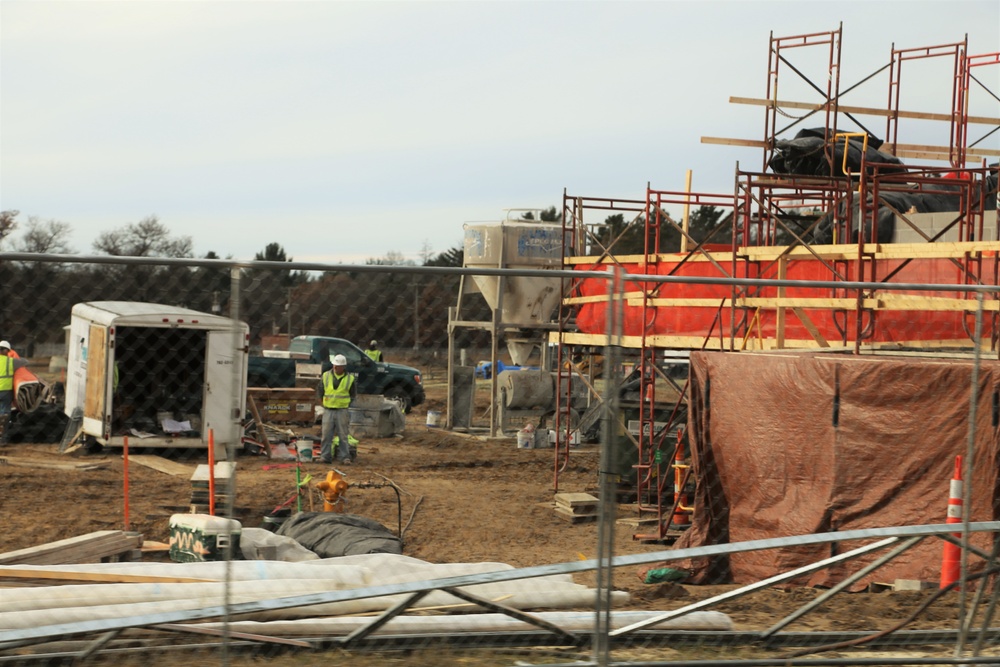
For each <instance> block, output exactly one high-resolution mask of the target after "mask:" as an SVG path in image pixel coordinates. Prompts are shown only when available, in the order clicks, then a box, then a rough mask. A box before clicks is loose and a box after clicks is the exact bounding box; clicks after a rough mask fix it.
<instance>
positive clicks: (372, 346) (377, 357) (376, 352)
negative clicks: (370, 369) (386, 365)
mask: <svg viewBox="0 0 1000 667" xmlns="http://www.w3.org/2000/svg"><path fill="white" fill-rule="evenodd" d="M365 354H367V355H368V358H369V359H371V360H372V361H385V357H384V356H382V350H380V349H378V341H377V340H373V341H372V342H370V343H368V349H367V350H365Z"/></svg>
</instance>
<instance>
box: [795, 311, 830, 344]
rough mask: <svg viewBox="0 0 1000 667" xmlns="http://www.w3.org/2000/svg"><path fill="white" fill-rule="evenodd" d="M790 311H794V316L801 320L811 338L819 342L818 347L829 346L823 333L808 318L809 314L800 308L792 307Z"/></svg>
mask: <svg viewBox="0 0 1000 667" xmlns="http://www.w3.org/2000/svg"><path fill="white" fill-rule="evenodd" d="M792 312H793V313H795V316H796V317H798V318H799V320H800V321H801V322H802V326H804V327H805V328H806V331H808V332H809V335H810V336H812V337H813V340H815V341H816V342H817V343H819V346H820V347H830V344H829V343H828V342H826V338H824V337H823V334H821V333H820V332H819V329H817V328H816V325H815V324H813V323H812V320H811V319H809V316H808V315H806V314H805V312H803V310H802V309H801V308H792Z"/></svg>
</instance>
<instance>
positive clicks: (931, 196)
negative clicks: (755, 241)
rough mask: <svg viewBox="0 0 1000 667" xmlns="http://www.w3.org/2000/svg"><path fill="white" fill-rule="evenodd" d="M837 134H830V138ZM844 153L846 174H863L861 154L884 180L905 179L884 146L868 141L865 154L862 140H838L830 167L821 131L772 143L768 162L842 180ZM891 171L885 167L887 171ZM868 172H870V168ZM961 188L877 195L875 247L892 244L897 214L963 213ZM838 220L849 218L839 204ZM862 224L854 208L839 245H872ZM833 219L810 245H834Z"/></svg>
mask: <svg viewBox="0 0 1000 667" xmlns="http://www.w3.org/2000/svg"><path fill="white" fill-rule="evenodd" d="M835 133H836V131H832V132H831V133H830V137H831V138H832V137H833V136H834V134H835ZM845 146H846V149H847V169H848V170H849V171H850V172H852V173H858V172H860V171H861V156H862V152H863V153H864V157H865V162H866V164H867V165H868V166H869V167H871V165H873V164H879V165H881V167H880V169H879V173H882V174H904V173H906V172H907V168H906V166H905V165H904V164H903V163H902V162H901V161H900V160H899V159H898V158H896V157H895V156H893V155H890V154H888V153H883V152H881V151H879V150H878V148H879V147H881V146H882V140H881V139H878V138H877V137H873V136H871V135H868V146H867V150H864V148H865V147H864V143H863V140H862V138H861V137H851V138H849V139H848V140H847V141H846V142H845V141H844V140H843V139H841V140H840V141H837V142H834V145H833V147H832V150H833V160H834V162H833V165H832V170H831V165H830V163H829V162H828V161H827V155H826V152H825V150H824V147H825V139H824V130H823V128H813V129H808V130H800V131H799V133H798V134H796V135H795V138H794V139H787V140H780V141H777V142H775V145H774V153H773V155H772V156H771V159H770V161H769V162H768V166H769V167H770V168H771V170H772V171H773V172H775V173H777V174H794V175H799V176H822V177H829V176H831V174H832V175H834V176H840V175H842V165H843V164H844V149H845ZM886 165H889V166H886ZM992 166H993V167H994V168H993V171H992V172H991V173H990V174H989V175H988V176H987V178H986V179H985V183H984V187H985V190H986V192H985V197H984V209H986V210H991V209H994V208H996V205H997V169H996V165H992ZM869 171H871V168H869ZM961 193H962V186H961V185H959V184H958V181H950V182H949V180H948V179H941V182H940V184H938V183H932V184H927V183H926V181H925V182H924V183H923V185H922V187H921V190H919V191H918V190H916V189H914V190H913V191H912V192H899V191H888V192H882V193H880V195H879V208H878V214H877V227H876V231H875V239H874V241H875V242H876V243H889V242H891V241H892V240H893V237H894V235H895V231H896V229H895V227H896V214H897V212H898V213H900V214H903V215H905V214H907V213H940V212H946V211H959V210H961V209H962V208H963V202H962V196H961ZM972 197H973V201H972V204H973V206H978V201H979V197H978V194H977V193H975V192H974V193H973V194H972ZM839 217H840V218H841V219H844V218H846V217H847V210H846V205H845V204H843V203H842V204H841V205H840V210H839ZM860 218H861V212H860V207H859V206H858V204H855V205H854V207H853V210H852V211H851V218H850V219H851V221H852V228H851V238H850V239H843V240H840V242H841V243H844V242H849V243H856V242H857V241H858V234H859V233H862V230H863V233H864V237H865V238H866V239H868V240H869V241H870V240H871V239H872V222H871V220H866V221H865V222H864V225H861V224H859V220H860ZM833 228H834V218H833V216H832V215H831V214H827V215H826V216H824V217H823V218H821V219H820V221H819V222H818V223H817V224H816V227H815V228H814V229H813V232H812V238H811V239H810V241H811V242H812V243H817V244H828V243H833V241H834V238H833Z"/></svg>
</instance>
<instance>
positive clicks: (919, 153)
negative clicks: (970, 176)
mask: <svg viewBox="0 0 1000 667" xmlns="http://www.w3.org/2000/svg"><path fill="white" fill-rule="evenodd" d="M701 143H703V144H716V145H720V146H742V147H745V148H767V142H766V141H762V140H760V139H733V138H730V137H702V138H701ZM889 148H890V146H889V145H886V146H885V150H884V151H883V152H889ZM880 150H881V149H880ZM892 154H893V155H895V156H896V157H900V158H903V157H906V158H915V159H924V160H948V159H950V157H951V152H950V150H949V149H948V147H947V146H928V147H927V148H926V149H918V148H910V144H896V150H895V152H893V153H892ZM965 154H966V156H967V157H994V156H997V155H1000V150H997V149H990V148H969V149H968V150H966V152H965Z"/></svg>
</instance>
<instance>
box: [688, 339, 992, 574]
mask: <svg viewBox="0 0 1000 667" xmlns="http://www.w3.org/2000/svg"><path fill="white" fill-rule="evenodd" d="M972 375H973V362H972V361H971V360H965V359H958V360H955V359H928V358H915V357H902V356H899V357H896V356H878V357H876V356H853V355H841V354H833V353H809V352H798V353H779V352H775V353H753V352H740V353H722V352H693V353H692V354H691V385H690V389H691V394H690V403H689V412H688V437H689V441H690V444H691V453H692V473H693V475H694V478H695V484H696V491H695V500H694V507H695V511H694V516H693V520H692V527H691V529H690V530H689V531H688V532H687V533H685V535H684V536H683V537H682V538H681V540H679V541H678V543H677V546H678V547H687V546H702V545H709V544H720V543H725V542H743V541H747V540H757V539H766V538H780V537H787V536H792V535H805V534H810V533H825V532H833V531H843V530H854V529H861V528H876V527H883V526H906V525H920V524H929V523H944V520H945V513H946V511H947V502H948V491H949V480H950V479H951V477H952V475H953V471H954V467H955V456H956V455H964V454H965V452H966V451H967V446H968V438H969V416H970V400H971V396H972ZM978 383H979V392H978V403H977V415H976V428H975V440H974V442H975V460H974V464H973V480H972V519H973V520H976V521H984V520H992V519H996V518H997V516H998V509H997V505H998V502H997V499H998V471H997V464H998V452H1000V437H998V427H997V424H996V420H997V408H998V391H1000V363H998V362H997V361H996V360H995V359H994V360H989V359H987V360H983V361H982V362H981V367H980V371H979V379H978ZM835 412H836V417H835ZM835 419H836V422H837V423H836V425H835V424H834V421H835ZM974 543H975V544H976V545H977V546H979V547H980V548H985V549H987V550H988V549H989V545H990V541H989V538H988V537H986V536H983V535H980V536H977V538H976V539H975V540H974ZM861 544H862V542H852V543H844V544H822V545H817V546H809V547H801V548H795V549H781V550H767V551H756V552H749V553H741V554H733V555H731V556H729V557H728V558H727V557H719V558H714V559H702V560H699V561H697V562H694V563H691V566H692V569H693V571H694V580H695V581H698V582H701V583H710V582H723V581H732V582H735V583H751V582H755V581H760V580H761V579H764V578H767V577H770V576H773V575H775V574H778V573H781V572H786V571H788V570H791V569H793V568H796V567H799V566H802V565H805V564H807V563H811V562H815V561H818V560H821V559H823V558H827V557H829V556H831V555H833V554H835V553H843V552H844V551H848V550H850V549H853V548H856V547H858V546H860V545H861ZM942 544H943V542H942V541H941V540H939V539H937V538H927V539H925V540H924V541H923V542H922V543H921V544H919V545H918V546H917V547H916V548H914V549H911V550H910V551H908V552H907V553H905V554H903V555H902V556H900V557H898V558H897V559H895V560H893V561H892V562H891V563H889V564H888V565H886V566H884V567H882V568H880V569H879V570H877V571H876V572H875V573H874V574H873V575H871V576H869V577H868V578H866V579H864V580H862V581H861V582H858V584H857V585H856V586H855V589H857V588H860V587H862V586H864V585H867V584H868V583H870V582H872V581H879V582H891V581H893V580H894V579H919V580H923V581H937V580H938V578H939V576H940V567H941V553H942ZM882 553H884V552H877V553H876V554H875V555H871V556H867V557H864V558H861V559H855V560H852V561H849V562H847V563H845V564H842V565H838V566H835V567H834V568H831V569H827V570H822V571H819V572H816V573H814V574H813V575H811V576H809V577H808V578H803V579H801V580H799V581H797V582H795V583H797V584H808V585H823V586H829V585H833V584H835V583H837V582H839V581H841V580H842V579H843V578H844V577H845V576H847V575H848V574H851V573H853V572H855V571H857V570H859V569H860V568H861V567H863V566H864V565H865V564H867V563H869V562H871V561H872V560H874V559H875V558H877V557H879V556H881V555H882ZM977 560H978V559H976V558H973V559H971V561H970V562H973V561H977Z"/></svg>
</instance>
